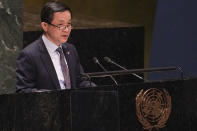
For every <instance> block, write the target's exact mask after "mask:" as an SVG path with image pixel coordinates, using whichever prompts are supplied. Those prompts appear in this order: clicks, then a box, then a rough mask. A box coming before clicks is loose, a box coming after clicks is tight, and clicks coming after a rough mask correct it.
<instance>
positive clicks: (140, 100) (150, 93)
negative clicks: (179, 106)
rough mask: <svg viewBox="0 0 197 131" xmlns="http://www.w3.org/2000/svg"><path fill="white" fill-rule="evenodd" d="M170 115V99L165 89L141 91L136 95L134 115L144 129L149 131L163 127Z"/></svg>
mask: <svg viewBox="0 0 197 131" xmlns="http://www.w3.org/2000/svg"><path fill="white" fill-rule="evenodd" d="M170 113H171V97H170V95H169V93H168V92H167V91H166V90H165V89H162V90H159V89H156V88H150V89H148V90H146V91H144V90H143V89H142V90H141V91H140V92H139V93H138V94H137V96H136V115H137V117H138V120H139V122H140V123H141V124H142V125H143V128H144V129H146V130H149V131H151V130H152V129H153V128H156V129H159V128H163V127H165V123H166V122H167V120H168V118H169V115H170Z"/></svg>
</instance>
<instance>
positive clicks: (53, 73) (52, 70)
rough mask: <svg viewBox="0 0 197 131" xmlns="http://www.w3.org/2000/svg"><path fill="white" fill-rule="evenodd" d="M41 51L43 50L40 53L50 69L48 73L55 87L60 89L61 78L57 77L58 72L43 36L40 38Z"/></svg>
mask: <svg viewBox="0 0 197 131" xmlns="http://www.w3.org/2000/svg"><path fill="white" fill-rule="evenodd" d="M40 52H41V53H40V57H41V60H42V62H43V64H44V66H45V67H46V69H47V71H48V74H49V76H50V78H51V80H52V82H53V84H54V87H55V89H60V84H59V80H58V78H57V74H56V71H55V68H54V66H53V62H52V60H51V57H50V55H49V53H48V51H47V49H46V47H45V45H44V42H43V41H42V38H40Z"/></svg>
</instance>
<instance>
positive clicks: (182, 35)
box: [149, 0, 197, 79]
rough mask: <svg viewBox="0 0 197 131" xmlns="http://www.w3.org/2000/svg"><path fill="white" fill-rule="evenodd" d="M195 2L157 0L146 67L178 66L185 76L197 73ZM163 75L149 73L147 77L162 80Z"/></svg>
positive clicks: (196, 17) (191, 0)
mask: <svg viewBox="0 0 197 131" xmlns="http://www.w3.org/2000/svg"><path fill="white" fill-rule="evenodd" d="M196 5H197V1H195V0H190V1H186V0H173V1H171V0H160V1H158V5H157V12H156V17H155V25H154V31H153V41H152V49H151V58H150V67H158V66H181V67H182V69H183V71H184V72H185V74H186V75H187V76H189V77H195V76H197V70H196V67H197V13H196V12H197V8H196ZM175 75H177V74H174V75H173V76H170V75H167V76H165V78H166V77H167V78H171V77H174V76H175ZM163 76H164V75H163V74H159V75H157V76H156V75H154V74H151V75H149V79H156V78H157V79H162V78H163Z"/></svg>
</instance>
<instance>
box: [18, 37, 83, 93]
mask: <svg viewBox="0 0 197 131" xmlns="http://www.w3.org/2000/svg"><path fill="white" fill-rule="evenodd" d="M62 49H63V52H64V54H65V57H66V60H67V64H68V68H69V72H70V80H71V88H78V87H79V86H80V83H81V82H82V81H81V79H80V74H81V73H83V69H82V67H81V65H80V61H79V57H78V54H77V51H76V49H75V47H74V46H73V45H71V44H69V43H65V44H63V46H62ZM16 75H17V84H16V90H17V92H32V91H36V90H40V89H47V90H56V89H60V84H59V81H58V77H57V74H56V71H55V68H54V66H53V63H52V60H51V58H50V56H49V53H48V51H47V49H46V47H45V45H44V42H43V40H42V37H40V38H39V39H38V40H36V41H34V42H33V43H31V44H30V45H29V46H27V47H26V48H24V49H23V50H22V51H21V53H20V55H19V57H18V59H17V69H16Z"/></svg>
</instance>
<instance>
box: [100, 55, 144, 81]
mask: <svg viewBox="0 0 197 131" xmlns="http://www.w3.org/2000/svg"><path fill="white" fill-rule="evenodd" d="M103 59H104V60H105V61H106V62H108V63H112V64H114V65H116V66H117V67H119V68H121V69H123V70H127V69H126V68H125V67H123V66H121V65H119V64H117V63H116V62H114V61H112V60H111V59H110V58H109V57H104V58H103ZM132 75H134V76H135V77H137V78H139V79H141V80H144V79H143V78H142V77H141V76H139V75H137V74H135V73H132Z"/></svg>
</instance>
